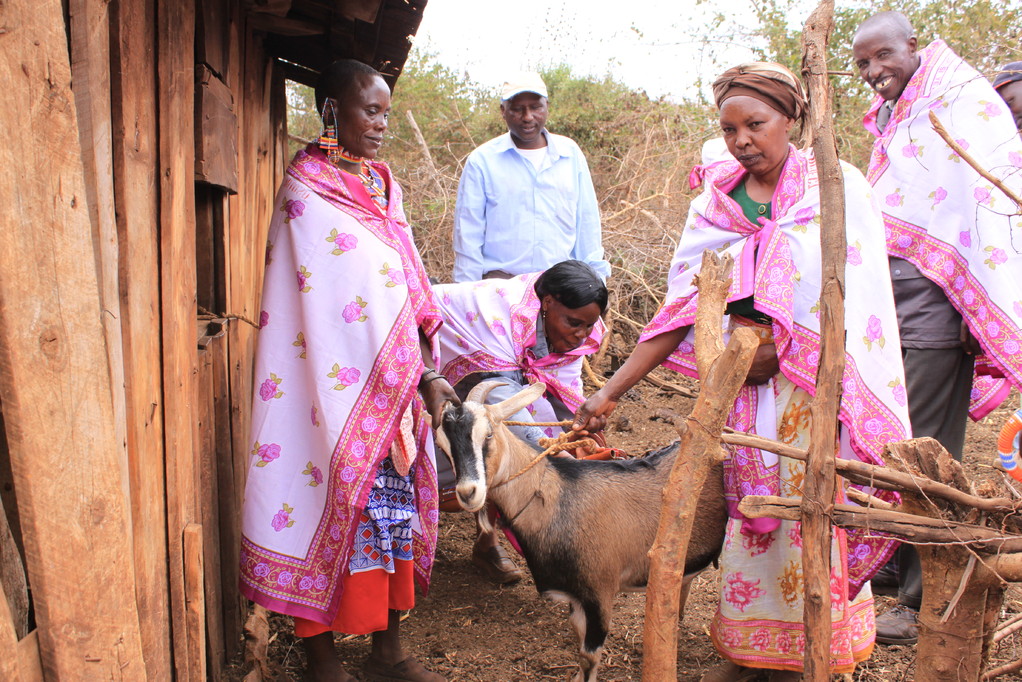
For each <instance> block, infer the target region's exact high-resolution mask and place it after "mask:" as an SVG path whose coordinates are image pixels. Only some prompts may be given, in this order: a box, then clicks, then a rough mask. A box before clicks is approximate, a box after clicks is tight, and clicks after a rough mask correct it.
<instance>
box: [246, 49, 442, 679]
mask: <svg viewBox="0 0 1022 682" xmlns="http://www.w3.org/2000/svg"><path fill="white" fill-rule="evenodd" d="M316 96H317V101H318V102H319V103H321V106H322V110H323V112H324V127H325V132H324V135H323V137H322V138H321V140H320V142H319V144H318V145H317V144H312V145H310V146H309V147H308V148H307V149H306V150H304V151H300V152H298V153H297V154H296V155H295V158H294V160H293V161H292V162H291V165H290V166H289V167H288V169H287V173H286V176H285V179H284V182H283V184H282V185H281V188H280V191H279V193H278V195H277V199H276V203H275V205H276V207H277V213H276V214H275V216H274V219H273V223H272V224H271V226H270V233H269V243H268V245H267V253H266V276H265V284H264V288H263V311H262V313H261V316H260V317H261V319H260V325H261V331H260V335H259V347H258V351H257V354H256V365H255V373H256V375H255V379H256V395H255V398H254V401H253V403H254V405H253V409H252V459H251V467H250V469H249V474H248V480H247V487H246V490H245V505H244V513H243V528H242V530H243V538H242V549H241V591H242V593H243V594H244V595H245V596H247V597H248V598H250V599H252V600H253V601H255V602H256V603H259V604H262V605H263V606H265V607H267V608H269V609H272V610H274V611H277V612H279V613H284V614H288V615H291V616H293V617H294V620H295V633H296V634H297V635H298V636H300V637H302V638H303V639H304V643H305V648H306V655H307V661H308V677H309V678H310V679H330V680H353V679H354V678H353V677H352V676H350V675H349V674H348V673H347V672H346V671H344V670H343V669H342V668H341V665H340V662H339V661H338V659H337V657H336V654H335V652H334V643H333V635H332V632H333V631H341V632H347V633H351V634H367V633H373V637H372V653H371V655H370V656H369V659H368V660H367V662H366V664H365V667H364V671H363V672H364V675H365V677H366V678H367V679H385V680H391V679H401V680H421V681H423V682H442V680H443V678H442V677H441V676H440V675H437V674H435V673H432V672H430V671H428V670H426V669H425V668H424V667H423V666H422V664H421V663H419V662H418V661H417V660H416V659H415V658H413V657H411V656H408V655H406V654H405V652H404V650H403V649H402V646H401V642H400V639H399V622H400V620H399V611H400V610H407V609H410V608H412V606H413V604H414V582H415V579H418V580H419V582H420V583H421V584H422V586H423V587H425V586H426V585H428V580H429V574H430V568H431V566H432V562H433V553H434V549H435V546H436V530H437V492H436V469H435V461H434V456H433V447H432V440H431V438H430V432H429V422H428V418H429V415H427V414H426V412H427V411H428V412H429V414H431V415H434V416H435V417H439V412H440V408H441V406H442V404H443V403H444V401H446V400H452V401H454V402H457V396H455V394H454V391H453V389H452V388H451V386H450V385H449V384H448V383H447V382H446V380H444V379H443V377H441V376H440V375H439V374H437V373H436V370H435V369H434V367H435V364H434V361H433V358H432V352H431V349H430V340H429V339H430V337H431V336H432V335H433V334H434V333H435V332H436V330H437V329H438V328H439V326H440V315H439V312H438V311H437V308H436V305H435V300H434V298H433V296H432V292H431V290H430V287H429V282H428V279H427V277H426V273H425V270H424V268H423V266H422V262H421V260H420V259H419V255H418V252H417V251H416V248H415V245H414V243H413V242H412V235H411V231H410V230H409V228H408V224H407V222H406V221H405V218H404V214H403V212H402V209H401V189H400V188H399V187H398V185H397V184H396V183H395V182H394V180H393V178H392V177H391V175H390V171H389V169H388V168H387V166H386V165H385V164H382V163H379V162H376V161H374V160H373V159H375V157H376V153H377V151H378V149H379V147H380V144H381V143H382V141H383V135H384V133H385V132H386V130H387V116H388V114H389V111H390V90H389V88H388V87H387V84H386V82H385V81H384V80H383V78H382V77H381V76H380V74H379V73H377V72H376V71H374V70H373V69H371V68H370V67H368V66H365V65H364V64H361V63H359V62H355V61H351V60H344V61H340V62H335V63H334V64H332V65H331V66H330V67H328V68H327V69H326V71H324V72H323V75H322V76H321V79H320V84H319V86H318V87H317V91H316ZM424 370H425V371H424Z"/></svg>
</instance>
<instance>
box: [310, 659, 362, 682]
mask: <svg viewBox="0 0 1022 682" xmlns="http://www.w3.org/2000/svg"><path fill="white" fill-rule="evenodd" d="M302 680H303V681H304V682H357V681H356V678H355V677H353V676H351V675H349V674H348V671H347V670H345V669H344V666H342V665H341V662H340V661H338V660H337V659H336V658H334V659H333V660H331V661H323V662H320V663H319V664H317V665H315V666H313V665H311V664H310V665H309V666H308V667H306V668H305V672H304V673H302Z"/></svg>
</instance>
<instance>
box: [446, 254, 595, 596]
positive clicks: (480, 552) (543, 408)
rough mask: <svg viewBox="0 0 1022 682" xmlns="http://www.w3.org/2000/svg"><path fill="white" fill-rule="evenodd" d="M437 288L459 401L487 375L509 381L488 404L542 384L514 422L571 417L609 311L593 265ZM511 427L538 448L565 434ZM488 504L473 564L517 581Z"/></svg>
mask: <svg viewBox="0 0 1022 682" xmlns="http://www.w3.org/2000/svg"><path fill="white" fill-rule="evenodd" d="M433 290H434V293H435V295H436V298H437V300H438V302H439V305H440V308H441V312H442V314H443V317H444V326H443V327H442V328H441V329H440V331H439V333H438V334H437V339H438V340H439V347H440V362H439V366H440V367H441V368H442V369H441V372H442V373H443V374H444V375H446V376H447V378H448V380H449V381H450V382H451V384H452V385H453V386H454V389H455V391H456V392H457V393H458V396H459V397H460V398H462V399H464V398H465V396H466V395H468V393H469V391H471V389H472V388H473V387H474V386H476V385H477V384H478V383H480V382H481V381H483V380H484V379H500V380H502V381H503V382H504V385H501V386H498V387H497V388H495V389H493V390H492V391H491V392H490V394H489V396H488V398H487V402H488V403H489V404H494V403H498V402H501V401H502V400H506V399H507V398H510V397H511V396H513V395H516V394H517V393H518V392H519V391H520V390H521V389H522V388H524V387H526V386H528V385H529V384H534V383H544V384H546V386H547V390H546V391H545V393H544V394H543V396H542V397H541V398H539V399H538V400H537V401H536V402H535V403H533V404H532V405H529V406H528V407H527V408H523V409H522V410H520V411H519V412H518V413H517V414H515V415H513V416H512V417H510V419H512V420H514V421H526V422H533V421H535V422H551V421H560V420H563V419H570V418H571V416H572V415H573V414H574V411H575V410H576V409H577V408H578V406H579V405H581V404H582V400H583V397H582V379H581V373H582V358H583V356H585V355H589V354H591V353H594V352H596V350H597V348H598V347H599V345H600V339H601V338H602V336H603V323H602V322H601V320H600V315H602V314H603V313H604V312H605V311H606V309H607V287H606V286H605V285H604V284H603V280H601V279H600V277H599V275H597V274H596V272H595V271H594V270H593V269H592V268H591V267H589V266H588V265H586V264H585V263H583V262H582V261H577V260H568V261H562V262H560V263H557V264H556V265H554V266H552V267H550V268H549V269H547V270H545V271H543V272H542V273H538V272H537V273H533V274H528V275H519V276H518V277H513V278H511V279H506V280H505V279H487V280H483V281H481V282H462V283H459V284H443V285H437V286H435V287H434V288H433ZM510 428H511V431H512V432H513V433H514V434H515V435H516V436H518V437H519V438H521V439H522V440H524V441H525V442H527V443H528V444H529V445H531V446H532V447H533V448H535V449H536V450H537V451H541V450H542V449H543V448H542V447H540V445H539V440H540V438H543V437H552V436H554V435H556V434H557V433H560V432H561V429H560V428H559V427H552V426H544V427H539V426H511V427H510ZM448 465H449V462H447V461H444V459H441V460H440V461H439V462H438V466H439V467H440V472H439V473H440V476H441V479H443V478H444V476H445V471H444V469H445V468H446V467H448ZM446 473H448V474H449V469H448V471H447V472H446ZM441 484H443V480H441ZM490 509H491V511H490V512H489V513H490V522H491V523H489V524H482V523H478V525H477V530H478V537H477V539H476V542H475V546H474V547H473V549H472V561H473V563H475V564H476V565H477V566H478V567H479V568H480V569H481V570H483V572H484V573H485V574H486V575H487V576H488V577H489V578H490V579H491V580H494V581H495V582H498V583H511V582H516V581H518V580H520V579H521V578H522V571H521V570H520V569H519V568H518V567H517V566H515V564H514V562H513V561H512V560H511V558H510V557H508V555H507V553H506V552H505V551H504V549H503V548H502V547H501V546H500V544H499V540H498V537H497V534H496V531H493V530H484V528H492V522H493V511H492V507H491V508H490ZM481 514H482V512H481V513H480V515H481ZM477 521H481V518H480V519H477Z"/></svg>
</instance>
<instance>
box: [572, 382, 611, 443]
mask: <svg viewBox="0 0 1022 682" xmlns="http://www.w3.org/2000/svg"><path fill="white" fill-rule="evenodd" d="M615 407H617V400H615V399H613V398H611V397H610V394H609V393H607V392H605V391H604V389H602V388H601V389H600V390H599V391H597V392H596V393H593V394H592V395H591V396H589V399H588V400H586V401H585V403H583V404H582V406H581V407H579V408H578V411H577V412H576V413H575V423H574V424H572V425H571V430H572V431H575V432H577V433H578V434H579V435H586V434H589V433H594V432H596V431H602V430H603V429H604V427H606V425H607V417H609V416H610V413H611V412H613V411H614V408H615Z"/></svg>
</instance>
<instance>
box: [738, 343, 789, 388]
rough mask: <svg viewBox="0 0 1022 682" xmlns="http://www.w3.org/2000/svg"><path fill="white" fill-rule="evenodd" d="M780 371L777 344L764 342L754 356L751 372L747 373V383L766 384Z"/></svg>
mask: <svg viewBox="0 0 1022 682" xmlns="http://www.w3.org/2000/svg"><path fill="white" fill-rule="evenodd" d="M779 371H781V366H780V364H779V363H778V362H777V346H775V345H774V344H772V343H764V344H763V345H761V346H760V347H759V348H757V349H756V354H755V355H754V356H753V358H752V366H751V367H749V373H748V374H747V375H745V383H746V384H748V385H750V386H759V385H761V384H765V383H766V382H768V381H770V378H771V377H773V376H774V375H775V374H777V373H778V372H779Z"/></svg>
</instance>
